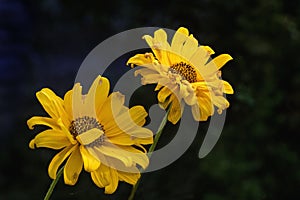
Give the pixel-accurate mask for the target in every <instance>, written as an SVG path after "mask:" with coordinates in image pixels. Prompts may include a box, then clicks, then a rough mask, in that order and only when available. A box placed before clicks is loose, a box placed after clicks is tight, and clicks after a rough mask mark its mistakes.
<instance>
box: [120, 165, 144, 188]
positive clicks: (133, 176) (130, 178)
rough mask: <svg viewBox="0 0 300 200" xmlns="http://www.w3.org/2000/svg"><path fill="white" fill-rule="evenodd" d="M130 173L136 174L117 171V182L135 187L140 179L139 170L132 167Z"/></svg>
mask: <svg viewBox="0 0 300 200" xmlns="http://www.w3.org/2000/svg"><path fill="white" fill-rule="evenodd" d="M131 171H136V173H129V172H122V171H118V177H119V180H120V181H125V182H126V183H129V184H131V185H135V184H136V182H137V181H138V180H139V178H140V177H141V174H140V173H139V170H138V169H137V168H136V167H133V169H132V170H131Z"/></svg>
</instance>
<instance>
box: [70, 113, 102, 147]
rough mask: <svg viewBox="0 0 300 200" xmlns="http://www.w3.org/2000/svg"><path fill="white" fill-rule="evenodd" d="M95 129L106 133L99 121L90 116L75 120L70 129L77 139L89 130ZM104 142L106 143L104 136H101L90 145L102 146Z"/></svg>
mask: <svg viewBox="0 0 300 200" xmlns="http://www.w3.org/2000/svg"><path fill="white" fill-rule="evenodd" d="M93 128H97V129H99V130H101V131H104V129H103V126H102V125H101V124H100V123H99V122H98V120H97V119H95V118H93V117H89V116H84V117H79V118H77V119H75V120H73V121H72V122H71V125H70V127H69V131H70V133H71V134H72V135H73V137H74V138H75V137H76V136H78V135H80V134H82V133H84V132H86V131H88V130H91V129H93ZM103 142H104V135H101V136H100V137H99V138H97V139H96V140H95V141H94V142H92V143H91V144H89V146H95V145H101V144H102V143H103Z"/></svg>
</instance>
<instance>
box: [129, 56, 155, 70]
mask: <svg viewBox="0 0 300 200" xmlns="http://www.w3.org/2000/svg"><path fill="white" fill-rule="evenodd" d="M154 60H155V58H154V56H153V54H152V53H145V54H136V55H135V56H133V57H131V58H129V60H128V61H127V65H131V67H134V65H136V66H147V65H149V64H151V63H153V62H154Z"/></svg>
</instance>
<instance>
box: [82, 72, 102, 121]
mask: <svg viewBox="0 0 300 200" xmlns="http://www.w3.org/2000/svg"><path fill="white" fill-rule="evenodd" d="M100 80H101V76H98V77H97V78H96V79H95V80H94V82H93V84H92V85H91V87H90V89H89V91H88V93H87V95H86V96H85V98H84V103H83V106H84V108H83V110H82V112H83V113H82V115H83V116H90V117H93V118H96V111H95V108H96V105H95V99H96V91H97V88H98V87H99V84H100Z"/></svg>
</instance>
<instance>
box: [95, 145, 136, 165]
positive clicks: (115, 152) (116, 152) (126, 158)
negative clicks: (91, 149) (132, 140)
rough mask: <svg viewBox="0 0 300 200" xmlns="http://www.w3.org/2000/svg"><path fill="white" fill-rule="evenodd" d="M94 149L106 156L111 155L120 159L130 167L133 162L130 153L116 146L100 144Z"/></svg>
mask: <svg viewBox="0 0 300 200" xmlns="http://www.w3.org/2000/svg"><path fill="white" fill-rule="evenodd" d="M96 149H97V150H99V151H100V152H101V153H102V154H104V155H106V156H109V157H113V158H116V159H118V160H120V161H122V162H123V164H124V165H125V166H126V167H130V166H132V165H133V164H134V163H133V160H132V157H130V154H129V153H128V152H126V151H125V150H122V149H120V148H116V146H112V145H109V146H108V145H102V146H100V147H96Z"/></svg>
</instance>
